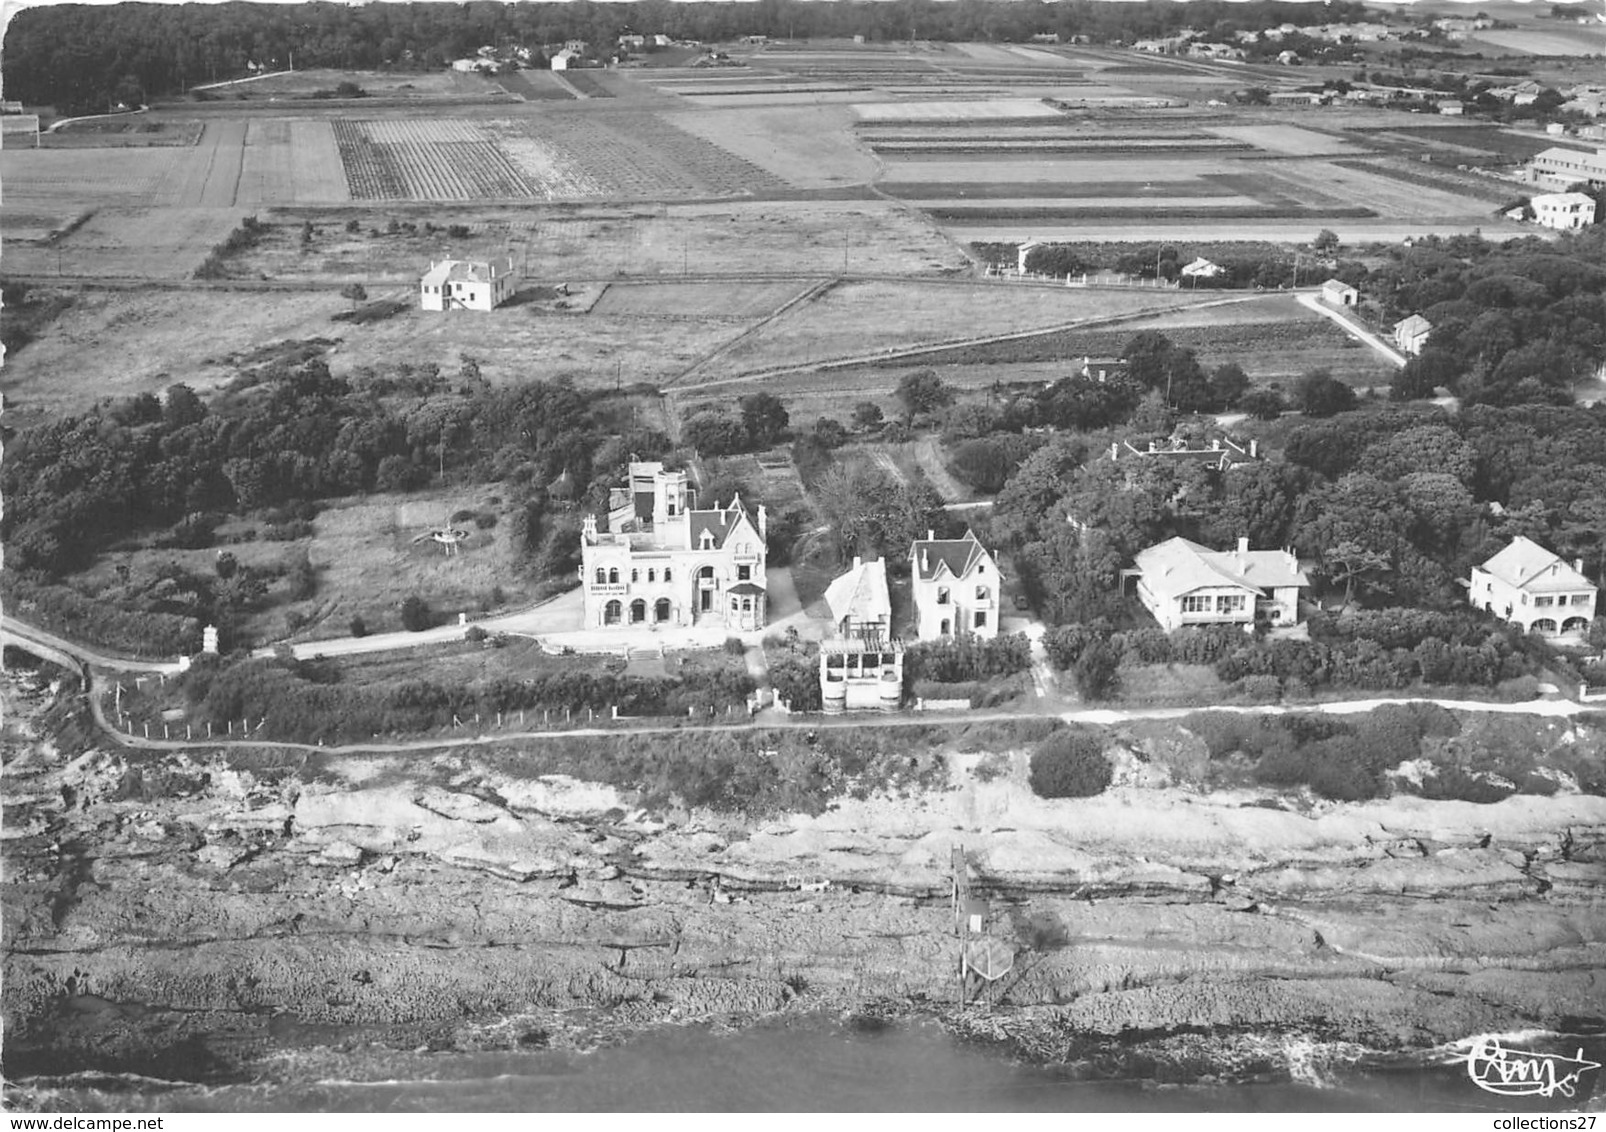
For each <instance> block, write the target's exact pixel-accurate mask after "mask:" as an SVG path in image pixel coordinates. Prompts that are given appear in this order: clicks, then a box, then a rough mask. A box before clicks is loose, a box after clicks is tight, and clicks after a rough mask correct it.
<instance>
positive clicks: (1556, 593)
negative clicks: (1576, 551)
mask: <svg viewBox="0 0 1606 1132" xmlns="http://www.w3.org/2000/svg"><path fill="white" fill-rule="evenodd" d="M1467 585H1468V593H1467V596H1468V599H1469V600H1470V601H1471V602H1472V605H1473V607H1474V608H1477V609H1482V610H1486V611H1487V612H1489V613H1492V614H1494V615H1495V616H1496V617H1498V618H1500V619H1501V620H1502V621H1507V622H1510V623H1511V624H1513V625H1516V626H1517V627H1518V628H1520V629H1522V630H1523V631H1524V632H1528V633H1539V634H1541V635H1543V636H1546V637H1555V636H1580V637H1581V636H1583V635H1584V634H1585V633H1587V632H1588V631H1589V625H1590V622H1591V621H1592V620H1594V616H1595V601H1596V599H1597V597H1598V596H1599V590H1598V589H1597V588H1596V586H1595V585H1594V583H1592V582H1591V581H1590V580H1589V579H1588V578H1586V577H1584V562H1583V559H1578V560H1576V561H1574V562H1573V563H1572V564H1571V565H1568V564H1567V563H1566V562H1563V561H1562V560H1561V558H1560V557H1558V556H1557V555H1555V554H1553V553H1551V552H1550V551H1548V550H1546V549H1545V548H1544V547H1542V546H1540V545H1539V544H1538V543H1536V542H1534V541H1533V540H1532V539H1529V538H1524V537H1522V536H1520V535H1519V536H1518V537H1517V538H1514V539H1512V540H1511V544H1510V545H1509V546H1507V547H1506V548H1505V549H1504V550H1502V551H1501V552H1500V553H1499V554H1496V555H1495V556H1494V557H1493V558H1491V559H1489V560H1488V561H1487V562H1485V563H1484V564H1483V565H1482V566H1474V567H1473V568H1472V578H1471V580H1470V581H1469V582H1468V583H1467Z"/></svg>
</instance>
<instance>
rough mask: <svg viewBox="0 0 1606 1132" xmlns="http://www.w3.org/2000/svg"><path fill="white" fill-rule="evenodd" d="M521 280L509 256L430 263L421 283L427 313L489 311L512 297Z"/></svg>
mask: <svg viewBox="0 0 1606 1132" xmlns="http://www.w3.org/2000/svg"><path fill="white" fill-rule="evenodd" d="M517 282H518V277H517V276H516V275H515V274H514V271H513V261H512V260H510V259H508V258H507V257H505V256H504V257H502V258H500V259H493V260H486V261H472V260H460V259H444V260H441V261H440V262H439V263H433V262H432V263H431V264H430V265H429V270H428V271H426V272H425V273H424V278H423V279H422V280H421V281H420V283H419V302H420V305H421V306H422V307H423V308H424V309H425V310H427V311H448V310H472V311H488V310H493V309H495V308H496V307H499V306H501V305H502V304H503V303H505V302H507V300H508V299H510V298H512V297H513V291H514V289H515V285H516V284H517Z"/></svg>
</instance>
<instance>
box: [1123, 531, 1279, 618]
mask: <svg viewBox="0 0 1606 1132" xmlns="http://www.w3.org/2000/svg"><path fill="white" fill-rule="evenodd" d="M1122 576H1123V578H1136V579H1137V592H1138V600H1139V601H1141V602H1142V603H1143V605H1144V608H1146V609H1147V610H1148V611H1149V612H1150V613H1152V614H1154V619H1155V620H1156V621H1158V622H1159V623H1160V627H1161V628H1163V629H1165V630H1166V631H1167V632H1170V631H1171V630H1174V629H1180V628H1182V627H1183V626H1185V625H1242V626H1243V627H1244V628H1245V629H1251V628H1253V627H1254V624H1255V621H1256V620H1257V618H1262V617H1263V618H1264V619H1265V620H1266V621H1268V622H1270V623H1271V624H1272V625H1274V626H1277V627H1280V628H1281V627H1288V626H1292V625H1296V624H1298V623H1299V591H1300V590H1302V589H1304V588H1306V587H1307V586H1309V585H1310V578H1308V577H1307V576H1306V575H1305V571H1304V570H1302V569H1300V566H1299V559H1298V558H1296V557H1294V555H1293V553H1292V552H1291V551H1287V550H1250V549H1249V540H1248V539H1246V538H1241V539H1239V540H1238V546H1237V549H1236V550H1211V549H1210V548H1209V547H1208V546H1201V545H1199V544H1198V543H1196V542H1191V541H1189V540H1188V539H1185V538H1171V539H1167V540H1166V541H1165V542H1162V543H1160V544H1158V545H1157V546H1151V547H1149V548H1148V549H1147V550H1144V551H1142V552H1141V553H1139V555H1138V557H1137V566H1136V569H1132V570H1123V571H1122Z"/></svg>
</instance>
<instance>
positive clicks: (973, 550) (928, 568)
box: [909, 531, 987, 581]
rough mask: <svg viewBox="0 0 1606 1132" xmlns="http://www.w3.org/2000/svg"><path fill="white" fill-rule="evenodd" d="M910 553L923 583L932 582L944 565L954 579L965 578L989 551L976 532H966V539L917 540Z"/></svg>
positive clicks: (916, 571)
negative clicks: (978, 560)
mask: <svg viewBox="0 0 1606 1132" xmlns="http://www.w3.org/2000/svg"><path fill="white" fill-rule="evenodd" d="M909 553H910V555H911V556H912V557H913V558H914V563H915V566H914V568H915V573H916V574H917V575H918V576H919V577H920V579H921V580H922V581H930V580H931V579H932V578H935V577H936V576H937V571H938V568H939V567H940V566H943V565H946V566H947V567H948V572H949V573H950V574H952V575H953V576H954V577H956V578H962V577H964V576H965V574H966V572H967V571H969V569H970V568H971V566H973V565H975V562H976V559H978V558H980V557H981V556H982V555H984V554H986V553H987V550H986V548H985V547H983V546H982V544H981V540H979V539H978V538H977V537H976V535H975V532H973V531H966V532H965V537H964V538H950V539H942V538H937V539H916V540H915V544H914V546H913V547H912V548H911V549H910V552H909Z"/></svg>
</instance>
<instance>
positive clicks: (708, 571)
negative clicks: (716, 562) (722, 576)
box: [697, 566, 714, 581]
mask: <svg viewBox="0 0 1606 1132" xmlns="http://www.w3.org/2000/svg"><path fill="white" fill-rule="evenodd" d="M697 576H698V577H699V578H707V579H709V580H710V581H712V580H713V578H714V568H713V567H712V566H704V567H703V568H702V569H701V570H699V571H697Z"/></svg>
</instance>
